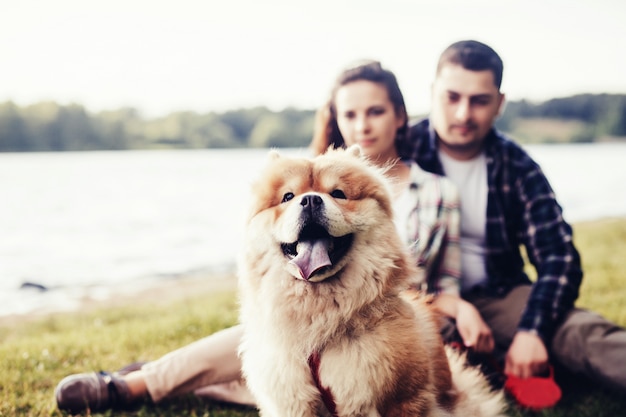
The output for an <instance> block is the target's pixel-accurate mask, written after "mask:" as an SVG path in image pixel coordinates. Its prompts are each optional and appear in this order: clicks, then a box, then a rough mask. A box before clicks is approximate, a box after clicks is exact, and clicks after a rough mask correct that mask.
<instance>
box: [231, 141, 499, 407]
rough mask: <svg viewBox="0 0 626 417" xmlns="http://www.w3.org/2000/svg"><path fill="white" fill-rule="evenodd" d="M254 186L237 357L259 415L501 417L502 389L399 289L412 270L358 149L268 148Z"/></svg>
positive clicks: (373, 172)
mask: <svg viewBox="0 0 626 417" xmlns="http://www.w3.org/2000/svg"><path fill="white" fill-rule="evenodd" d="M252 192H253V198H252V204H251V211H250V213H249V217H248V221H247V226H246V237H245V244H244V250H243V252H242V256H241V259H240V271H239V274H240V276H239V289H240V302H241V313H240V318H241V322H242V324H243V326H244V329H245V330H244V338H243V341H242V344H241V347H240V354H241V358H242V361H243V371H244V375H245V377H246V379H247V383H248V386H249V387H250V389H251V390H252V392H253V394H254V395H255V397H256V399H257V402H258V406H259V409H260V411H261V415H262V416H264V417H283V416H284V417H315V416H346V417H348V416H350V417H354V416H386V417H393V416H403V417H409V416H432V417H435V416H458V417H472V416H476V417H478V416H481V417H482V416H496V415H500V413H501V410H502V409H503V398H502V393H501V392H492V391H491V390H490V387H489V385H488V383H487V382H486V380H485V379H484V378H483V377H482V375H481V374H480V372H478V371H477V370H476V369H473V368H466V367H465V366H464V363H463V360H462V358H459V357H456V356H455V355H454V353H450V352H448V354H447V353H446V350H445V349H444V346H443V344H442V342H441V339H440V336H439V332H438V327H437V324H436V320H435V318H434V315H433V313H432V312H431V311H430V308H429V307H428V306H427V304H426V303H424V302H422V301H420V300H419V298H420V297H417V296H413V295H411V294H408V293H407V292H406V291H404V290H405V289H406V288H407V287H408V283H409V281H410V279H411V276H412V275H413V274H414V273H415V269H414V267H413V266H412V262H411V260H410V258H409V257H408V254H407V251H405V248H404V246H403V244H402V242H401V241H400V239H399V237H398V236H397V233H396V229H395V226H394V223H393V213H392V205H391V198H390V193H389V189H388V185H387V182H386V179H385V177H384V173H383V172H382V171H381V170H380V169H379V168H377V167H375V166H373V165H371V164H369V163H368V162H367V161H366V160H365V159H364V158H363V157H361V155H360V149H359V148H358V147H352V148H349V149H348V150H345V151H343V150H337V151H329V152H328V153H327V154H325V155H322V156H318V157H316V158H314V159H304V158H301V159H295V158H288V157H284V156H281V155H279V154H278V153H277V152H275V151H272V153H271V154H270V157H269V161H268V164H267V166H266V168H265V170H264V171H263V172H262V174H261V176H260V178H259V180H258V182H257V183H256V184H255V185H254V187H253V191H252ZM451 369H452V370H451Z"/></svg>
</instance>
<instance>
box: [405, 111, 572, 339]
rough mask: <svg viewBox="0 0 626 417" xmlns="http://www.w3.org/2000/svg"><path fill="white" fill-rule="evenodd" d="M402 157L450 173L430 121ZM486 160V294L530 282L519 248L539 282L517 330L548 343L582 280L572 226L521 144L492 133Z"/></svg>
mask: <svg viewBox="0 0 626 417" xmlns="http://www.w3.org/2000/svg"><path fill="white" fill-rule="evenodd" d="M409 136H410V141H408V143H407V144H406V146H404V147H403V149H400V156H401V157H402V158H407V159H408V158H410V159H413V160H415V161H416V162H417V163H418V164H419V165H420V166H421V167H422V168H423V169H425V170H426V171H429V172H432V173H435V174H440V175H445V173H444V172H443V167H442V165H441V162H440V161H439V158H438V155H437V140H436V134H435V132H434V130H433V129H432V127H431V126H430V124H429V121H428V119H425V120H422V121H420V122H419V123H417V124H415V125H413V126H411V129H410V135H409ZM485 154H486V158H487V181H488V195H487V224H486V248H485V250H486V267H487V274H488V277H487V284H486V287H485V288H484V289H482V292H483V293H484V294H486V295H490V296H504V295H505V294H506V293H507V292H508V291H510V290H511V289H512V288H513V287H515V286H518V285H522V284H530V283H531V281H530V280H529V278H528V276H527V275H526V274H525V273H524V269H523V268H524V261H523V258H522V255H521V252H520V245H524V247H525V248H526V253H527V255H528V258H529V260H530V262H531V263H532V264H533V266H534V267H535V269H536V270H537V280H536V281H535V283H534V284H533V289H532V291H531V294H530V298H529V300H528V304H527V305H526V309H525V310H524V312H523V313H522V317H521V320H520V323H519V325H518V329H519V330H526V331H530V332H534V333H536V334H538V335H539V336H540V337H541V338H542V339H543V340H544V341H545V342H546V343H549V341H550V340H551V337H552V335H553V333H554V329H555V327H556V326H557V325H558V323H559V321H560V320H561V319H562V318H563V317H564V315H565V313H567V312H568V311H569V310H570V309H571V308H572V307H573V306H574V302H575V301H576V298H578V292H579V288H580V284H581V281H582V276H583V273H582V269H581V265H580V256H579V254H578V251H577V250H576V248H575V247H574V244H573V240H572V228H571V226H570V225H569V224H568V223H567V222H565V220H564V219H563V216H562V209H561V206H560V205H559V204H558V202H557V201H556V198H555V195H554V192H553V190H552V188H551V186H550V184H549V183H548V180H547V179H546V177H545V176H544V174H543V172H542V171H541V168H540V167H539V165H537V163H536V162H535V161H534V160H533V159H532V158H531V157H530V156H529V155H528V154H527V153H526V152H525V151H524V150H523V149H522V148H521V147H520V146H518V145H517V144H515V143H514V142H512V141H511V140H509V139H508V138H506V137H505V136H504V135H502V134H501V133H499V132H497V131H496V130H495V129H492V130H491V131H490V132H489V134H488V136H487V138H485Z"/></svg>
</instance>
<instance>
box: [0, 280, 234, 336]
mask: <svg viewBox="0 0 626 417" xmlns="http://www.w3.org/2000/svg"><path fill="white" fill-rule="evenodd" d="M236 288H237V278H236V276H235V275H234V274H233V273H214V274H197V275H192V276H188V277H179V278H175V279H168V280H162V281H154V282H151V283H150V284H148V285H145V286H142V287H140V288H133V289H132V290H129V289H128V288H121V289H119V290H117V291H116V290H115V289H113V290H112V291H111V293H110V294H109V295H108V296H107V297H106V298H101V297H98V298H93V297H88V296H85V297H82V298H80V299H78V300H74V301H77V303H75V305H74V306H72V308H68V309H63V310H61V311H59V310H50V309H45V308H44V309H40V310H37V311H32V312H29V313H26V314H11V315H6V316H0V326H13V325H19V324H20V323H24V322H27V321H32V320H38V319H43V318H46V317H50V316H52V315H55V314H68V313H69V314H72V313H76V312H85V311H90V310H93V309H98V308H102V307H115V306H122V305H128V304H130V303H134V304H137V303H154V302H159V303H168V302H173V301H177V300H180V299H183V298H186V297H196V296H198V295H202V294H208V293H211V292H216V291H231V290H232V291H234V290H236Z"/></svg>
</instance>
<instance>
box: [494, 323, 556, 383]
mask: <svg viewBox="0 0 626 417" xmlns="http://www.w3.org/2000/svg"><path fill="white" fill-rule="evenodd" d="M547 369H548V351H547V350H546V347H545V345H544V344H543V341H542V340H541V338H540V337H539V336H537V335H536V334H534V333H531V332H518V333H517V334H516V335H515V337H514V338H513V342H512V343H511V346H510V347H509V351H508V352H507V354H506V361H505V365H504V373H505V374H506V375H515V376H517V377H518V378H528V377H531V376H533V375H538V374H541V373H543V372H545V371H546V370H547Z"/></svg>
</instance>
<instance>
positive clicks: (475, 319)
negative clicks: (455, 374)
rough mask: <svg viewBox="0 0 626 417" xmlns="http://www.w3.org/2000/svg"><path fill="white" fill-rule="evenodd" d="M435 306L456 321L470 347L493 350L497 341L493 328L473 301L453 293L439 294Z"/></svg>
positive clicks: (460, 332)
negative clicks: (494, 338)
mask: <svg viewBox="0 0 626 417" xmlns="http://www.w3.org/2000/svg"><path fill="white" fill-rule="evenodd" d="M433 306H434V307H435V308H436V309H437V310H438V311H439V312H440V313H441V314H443V315H445V316H447V317H450V318H452V319H454V320H455V321H456V328H457V330H458V331H459V334H460V335H461V338H462V339H463V344H464V345H465V347H466V348H468V349H473V350H474V351H476V352H481V353H488V352H492V351H493V348H494V345H495V342H494V340H493V334H492V333H491V329H490V328H489V326H487V323H485V321H484V320H483V318H482V317H481V315H480V313H479V312H478V310H477V309H476V307H474V306H473V305H472V304H471V303H468V302H467V301H465V300H463V299H462V298H461V297H458V296H455V295H451V294H439V295H437V296H436V297H435V300H434V301H433Z"/></svg>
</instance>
